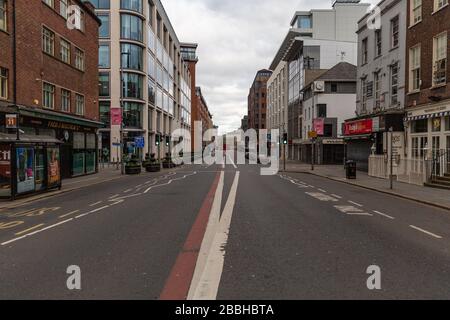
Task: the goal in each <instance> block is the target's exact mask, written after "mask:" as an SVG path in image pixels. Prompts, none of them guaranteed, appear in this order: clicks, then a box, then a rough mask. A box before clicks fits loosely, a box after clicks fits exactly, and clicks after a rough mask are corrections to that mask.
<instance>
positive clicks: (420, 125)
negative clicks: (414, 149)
mask: <svg viewBox="0 0 450 320" xmlns="http://www.w3.org/2000/svg"><path fill="white" fill-rule="evenodd" d="M411 132H412V133H424V132H428V119H422V120H416V121H413V122H412V123H411Z"/></svg>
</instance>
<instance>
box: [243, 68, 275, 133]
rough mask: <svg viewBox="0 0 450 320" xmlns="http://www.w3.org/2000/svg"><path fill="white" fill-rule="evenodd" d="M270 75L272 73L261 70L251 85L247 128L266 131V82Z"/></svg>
mask: <svg viewBox="0 0 450 320" xmlns="http://www.w3.org/2000/svg"><path fill="white" fill-rule="evenodd" d="M271 75H272V71H270V70H267V69H263V70H259V71H258V72H257V73H256V77H255V79H254V80H253V84H252V86H251V88H250V92H249V95H248V128H249V129H255V130H257V131H258V130H259V129H267V127H266V113H267V105H266V101H267V100H266V95H267V81H268V80H269V78H270V76H271Z"/></svg>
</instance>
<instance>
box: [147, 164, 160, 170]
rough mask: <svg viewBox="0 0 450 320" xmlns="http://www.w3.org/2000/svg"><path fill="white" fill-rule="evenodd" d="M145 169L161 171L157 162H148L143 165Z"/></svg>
mask: <svg viewBox="0 0 450 320" xmlns="http://www.w3.org/2000/svg"><path fill="white" fill-rule="evenodd" d="M145 171H147V172H159V171H161V165H160V164H159V163H158V164H150V165H148V166H146V167H145Z"/></svg>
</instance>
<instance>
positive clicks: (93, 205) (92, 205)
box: [89, 201, 103, 207]
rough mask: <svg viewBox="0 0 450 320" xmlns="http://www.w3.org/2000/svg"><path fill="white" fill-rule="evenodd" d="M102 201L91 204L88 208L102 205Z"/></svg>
mask: <svg viewBox="0 0 450 320" xmlns="http://www.w3.org/2000/svg"><path fill="white" fill-rule="evenodd" d="M102 202H103V201H97V202H95V203H92V204H90V205H89V207H95V206H96V205H99V204H100V203H102Z"/></svg>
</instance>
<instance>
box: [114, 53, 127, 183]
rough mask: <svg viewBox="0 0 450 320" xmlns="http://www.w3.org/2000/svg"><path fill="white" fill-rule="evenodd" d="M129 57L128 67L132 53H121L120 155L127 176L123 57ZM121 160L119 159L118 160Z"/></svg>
mask: <svg viewBox="0 0 450 320" xmlns="http://www.w3.org/2000/svg"><path fill="white" fill-rule="evenodd" d="M124 55H126V56H127V67H128V65H129V64H130V51H127V52H121V53H120V65H121V66H120V112H121V118H122V119H121V121H120V148H121V151H122V152H121V153H122V154H121V155H120V162H121V166H120V167H121V174H125V162H124V159H123V155H124V151H125V144H124V138H123V131H124V125H123V114H124V101H123V100H124V94H123V91H124V90H125V79H124V77H123V75H124V74H123V69H124V65H123V59H122V58H123V56H124ZM117 160H119V159H117Z"/></svg>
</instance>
